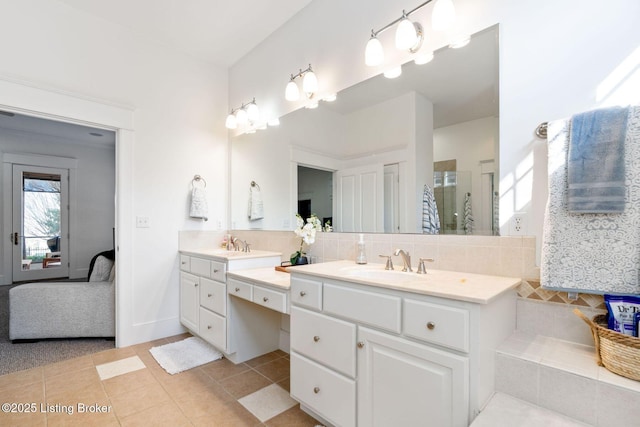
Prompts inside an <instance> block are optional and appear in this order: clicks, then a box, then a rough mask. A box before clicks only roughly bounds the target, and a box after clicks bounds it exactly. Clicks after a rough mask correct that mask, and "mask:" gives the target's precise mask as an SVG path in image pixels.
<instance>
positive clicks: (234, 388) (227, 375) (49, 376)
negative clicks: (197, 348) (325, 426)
mask: <svg viewBox="0 0 640 427" xmlns="http://www.w3.org/2000/svg"><path fill="white" fill-rule="evenodd" d="M188 336H190V335H187V334H185V335H179V336H176V337H171V338H165V339H161V340H157V341H152V342H148V343H143V344H138V345H135V346H131V347H125V348H120V349H113V350H107V351H103V352H100V353H95V354H92V355H89V356H83V357H79V358H75V359H71V360H67V361H63V362H59V363H55V364H51V365H46V366H43V367H39V368H33V369H29V370H26V371H21V372H16V373H12V374H8V375H4V376H0V403H2V404H3V406H2V411H0V425H2V426H21V427H22V426H59V425H60V426H62V425H64V426H74V425H78V426H87V425H91V426H138V425H139V426H172V427H173V426H233V427H241V426H267V427H276V426H283V427H289V426H291V427H293V426H301V427H302V426H311V427H313V426H316V425H318V424H320V423H319V422H317V421H316V420H315V419H313V418H312V417H310V416H309V415H307V414H306V413H304V412H303V411H301V410H300V407H299V405H298V404H297V403H295V402H294V401H293V400H291V399H290V397H289V355H288V354H287V353H285V352H283V351H280V350H278V351H275V352H273V353H269V354H266V355H264V356H261V357H258V358H255V359H252V360H249V361H247V362H245V363H241V364H238V365H234V364H233V363H231V362H229V361H228V360H227V359H221V360H217V361H214V362H211V363H208V364H206V365H202V366H200V367H198V368H194V369H192V370H189V371H185V372H182V373H179V374H176V375H169V374H167V373H166V372H165V371H164V370H163V369H162V368H161V367H160V365H158V363H157V362H156V361H155V359H154V358H153V356H151V354H150V353H149V351H148V350H149V349H150V348H151V347H154V346H158V345H163V344H167V343H169V342H173V341H176V340H181V339H184V338H186V337H188ZM118 361H122V362H120V363H113V362H118ZM140 361H141V362H142V365H143V366H142V365H141V364H140ZM118 366H122V367H124V370H125V371H124V372H126V373H122V374H118V373H117V367H118ZM114 369H115V370H114ZM99 372H100V373H99ZM114 373H115V375H114ZM101 376H102V378H105V379H101ZM6 404H9V408H8V409H9V411H7V405H6ZM247 408H249V409H247ZM12 411H15V412H12Z"/></svg>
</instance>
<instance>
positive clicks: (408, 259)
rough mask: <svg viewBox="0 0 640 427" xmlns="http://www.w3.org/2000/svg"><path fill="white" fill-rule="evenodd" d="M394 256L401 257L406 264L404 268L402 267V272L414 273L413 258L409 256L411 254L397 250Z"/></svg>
mask: <svg viewBox="0 0 640 427" xmlns="http://www.w3.org/2000/svg"><path fill="white" fill-rule="evenodd" d="M393 254H394V255H395V256H398V255H400V256H401V257H402V262H403V264H404V266H403V267H402V271H413V270H412V269H411V256H410V255H409V252H405V251H403V250H402V249H396V251H395V252H394V253H393Z"/></svg>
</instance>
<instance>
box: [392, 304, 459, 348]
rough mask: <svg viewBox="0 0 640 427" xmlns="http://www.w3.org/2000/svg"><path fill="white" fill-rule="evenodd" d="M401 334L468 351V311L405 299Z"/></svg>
mask: <svg viewBox="0 0 640 427" xmlns="http://www.w3.org/2000/svg"><path fill="white" fill-rule="evenodd" d="M404 334H405V335H406V336H409V337H413V338H417V339H420V340H423V341H427V342H431V343H434V344H439V345H442V346H445V347H449V348H452V349H454V350H460V351H464V352H469V312H468V311H467V310H464V309H460V308H455V307H448V306H444V305H438V304H432V303H428V302H424V301H416V300H412V299H406V300H405V301H404Z"/></svg>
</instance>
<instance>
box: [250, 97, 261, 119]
mask: <svg viewBox="0 0 640 427" xmlns="http://www.w3.org/2000/svg"><path fill="white" fill-rule="evenodd" d="M259 118H260V110H259V109H258V106H257V105H256V103H255V102H252V103H251V104H249V105H247V119H248V120H249V121H250V122H257V121H258V119H259Z"/></svg>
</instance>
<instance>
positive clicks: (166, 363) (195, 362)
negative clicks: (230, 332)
mask: <svg viewBox="0 0 640 427" xmlns="http://www.w3.org/2000/svg"><path fill="white" fill-rule="evenodd" d="M149 352H150V353H151V355H152V356H153V358H154V359H156V361H157V362H158V363H159V364H160V366H162V367H163V368H164V370H165V371H167V373H169V374H171V375H174V374H177V373H179V372H182V371H186V370H188V369H192V368H195V367H197V366H200V365H204V364H205V363H209V362H213V361H214V360H218V359H221V358H222V353H220V352H219V351H218V350H216V349H215V348H213V347H212V346H210V345H209V344H207V343H206V342H204V341H203V340H201V339H200V338H198V337H190V338H187V339H184V340H182V341H177V342H174V343H171V344H165V345H161V346H158V347H153V348H151V349H149Z"/></svg>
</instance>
